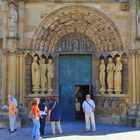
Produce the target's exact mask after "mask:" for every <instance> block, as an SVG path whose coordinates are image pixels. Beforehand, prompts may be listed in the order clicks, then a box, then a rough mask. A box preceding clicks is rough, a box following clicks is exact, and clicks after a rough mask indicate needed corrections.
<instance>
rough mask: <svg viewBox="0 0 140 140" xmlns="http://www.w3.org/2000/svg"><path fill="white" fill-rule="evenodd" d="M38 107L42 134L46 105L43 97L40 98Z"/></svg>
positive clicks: (42, 133)
mask: <svg viewBox="0 0 140 140" xmlns="http://www.w3.org/2000/svg"><path fill="white" fill-rule="evenodd" d="M38 107H39V109H40V115H41V116H42V118H40V134H41V135H44V128H45V124H46V116H47V107H46V105H45V98H42V99H41V100H40V103H39V105H38Z"/></svg>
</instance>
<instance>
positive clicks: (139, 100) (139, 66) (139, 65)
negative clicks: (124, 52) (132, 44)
mask: <svg viewBox="0 0 140 140" xmlns="http://www.w3.org/2000/svg"><path fill="white" fill-rule="evenodd" d="M138 70H140V53H139V55H138ZM139 83H140V73H139V75H138V103H140V85H139Z"/></svg>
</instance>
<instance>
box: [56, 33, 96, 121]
mask: <svg viewBox="0 0 140 140" xmlns="http://www.w3.org/2000/svg"><path fill="white" fill-rule="evenodd" d="M57 50H58V52H59V68H58V71H59V74H58V77H59V99H60V109H61V114H62V116H61V118H62V120H63V121H69V120H70V121H72V120H75V119H81V118H83V115H84V114H83V111H82V102H83V101H84V100H85V96H86V94H90V89H91V85H92V79H95V78H92V71H94V70H93V69H94V66H93V63H92V55H93V54H94V53H95V45H94V43H93V42H92V41H91V40H90V39H89V38H88V37H87V36H86V35H84V34H80V33H70V34H68V35H65V36H63V37H62V38H61V39H60V40H59V43H58V46H57ZM78 88H79V89H78Z"/></svg>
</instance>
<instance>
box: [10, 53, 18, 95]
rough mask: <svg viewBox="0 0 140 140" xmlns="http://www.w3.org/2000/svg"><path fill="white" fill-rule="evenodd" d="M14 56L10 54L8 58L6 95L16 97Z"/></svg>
mask: <svg viewBox="0 0 140 140" xmlns="http://www.w3.org/2000/svg"><path fill="white" fill-rule="evenodd" d="M16 61H17V60H16V54H15V52H11V54H10V56H9V73H8V87H9V88H8V94H11V95H12V96H14V97H16V80H17V79H16V77H17V76H16V73H17V70H16Z"/></svg>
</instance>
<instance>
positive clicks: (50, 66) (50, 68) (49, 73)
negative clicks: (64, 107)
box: [47, 59, 54, 91]
mask: <svg viewBox="0 0 140 140" xmlns="http://www.w3.org/2000/svg"><path fill="white" fill-rule="evenodd" d="M53 78H54V66H53V62H52V59H48V64H47V84H48V91H52V90H53V89H52V79H53Z"/></svg>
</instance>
